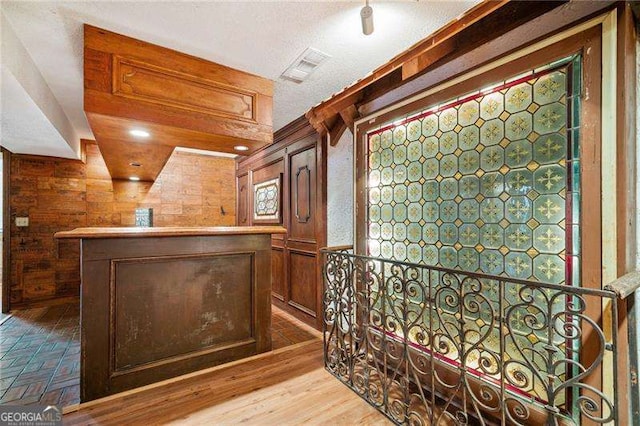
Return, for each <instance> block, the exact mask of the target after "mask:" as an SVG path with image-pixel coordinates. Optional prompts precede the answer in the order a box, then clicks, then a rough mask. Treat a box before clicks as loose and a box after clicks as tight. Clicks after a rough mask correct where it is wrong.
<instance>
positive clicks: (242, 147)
mask: <svg viewBox="0 0 640 426" xmlns="http://www.w3.org/2000/svg"><path fill="white" fill-rule="evenodd" d="M233 149H235V150H236V151H249V147H248V146H244V145H236V146H234V147H233Z"/></svg>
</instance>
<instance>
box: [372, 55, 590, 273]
mask: <svg viewBox="0 0 640 426" xmlns="http://www.w3.org/2000/svg"><path fill="white" fill-rule="evenodd" d="M554 66H555V67H556V68H553V69H548V70H545V71H542V72H540V73H538V74H529V75H528V76H527V77H524V78H521V79H520V80H516V81H513V82H510V83H505V84H503V85H496V86H495V87H493V88H492V89H491V90H490V91H482V92H477V93H476V94H474V95H469V96H463V97H461V98H460V99H461V100H460V101H458V100H453V101H451V102H449V103H445V104H441V105H440V106H439V107H438V108H437V109H429V110H425V112H423V113H419V114H417V115H414V116H413V117H412V118H410V119H407V120H404V121H402V122H401V123H399V124H396V125H389V126H386V127H383V128H381V129H380V130H377V131H372V132H370V133H369V135H368V143H367V145H366V146H367V147H368V159H369V161H368V162H367V164H368V186H369V190H368V194H369V213H368V215H367V218H368V222H369V223H368V226H367V229H368V231H369V234H368V238H369V240H370V244H369V250H370V254H372V255H380V256H382V257H387V258H390V259H394V260H399V261H410V262H415V263H423V264H427V265H436V266H441V267H447V268H453V269H461V270H465V271H472V272H484V273H488V274H497V275H504V276H508V277H513V278H519V279H530V280H540V281H545V282H552V283H571V284H573V285H579V272H576V268H577V267H576V265H577V264H578V260H579V256H580V232H579V228H578V224H579V219H580V212H579V199H580V195H579V193H580V162H579V149H578V148H579V147H578V144H579V140H578V139H579V128H578V126H579V124H580V123H579V121H578V117H579V112H580V96H579V88H580V82H579V81H574V80H575V79H576V78H577V77H579V61H576V60H573V62H572V60H569V61H565V62H564V63H563V64H562V65H559V66H558V65H554ZM576 69H578V71H577V72H576V71H575V70H576ZM571 88H573V93H572V92H571V91H570V90H572V89H571ZM568 185H570V186H571V187H568ZM567 197H568V199H567ZM571 224H575V225H574V226H572V225H571ZM569 236H570V238H568V237H569ZM568 245H570V247H569V246H568ZM569 254H570V255H571V256H569V258H571V259H573V260H575V265H574V267H572V268H565V266H564V263H565V259H566V258H567V256H568V255H569ZM573 260H572V261H573ZM566 271H569V272H566ZM566 273H570V274H571V276H565V274H566Z"/></svg>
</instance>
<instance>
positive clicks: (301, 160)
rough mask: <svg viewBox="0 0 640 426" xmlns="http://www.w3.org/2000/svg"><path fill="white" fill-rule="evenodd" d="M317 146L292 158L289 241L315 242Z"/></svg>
mask: <svg viewBox="0 0 640 426" xmlns="http://www.w3.org/2000/svg"><path fill="white" fill-rule="evenodd" d="M315 163H316V149H315V146H312V147H310V148H309V149H306V150H304V151H301V152H298V153H296V154H293V155H292V156H291V158H290V169H289V182H290V185H289V188H290V190H289V193H290V197H291V199H290V204H289V205H290V206H291V207H290V225H289V239H291V240H298V241H309V242H315V220H316V212H315V208H314V206H315V200H316V189H315V188H316V166H315Z"/></svg>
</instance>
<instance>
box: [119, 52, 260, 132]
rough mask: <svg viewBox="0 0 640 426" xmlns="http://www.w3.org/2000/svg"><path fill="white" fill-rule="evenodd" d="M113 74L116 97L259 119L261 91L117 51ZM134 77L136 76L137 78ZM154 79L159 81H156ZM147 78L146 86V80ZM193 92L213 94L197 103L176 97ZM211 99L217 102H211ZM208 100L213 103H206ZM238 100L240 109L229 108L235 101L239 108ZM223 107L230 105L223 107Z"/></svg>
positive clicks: (212, 113) (214, 114) (183, 97)
mask: <svg viewBox="0 0 640 426" xmlns="http://www.w3.org/2000/svg"><path fill="white" fill-rule="evenodd" d="M112 77H113V82H112V93H113V94H114V95H116V96H122V97H125V98H129V99H134V100H138V101H145V102H151V103H154V104H158V105H169V106H172V107H175V108H181V109H184V110H187V111H191V112H200V113H204V114H208V115H213V116H216V117H223V118H231V119H235V120H242V121H247V122H250V123H255V124H258V122H257V121H256V98H257V96H258V94H257V93H255V92H253V91H250V90H243V89H241V88H239V87H233V86H231V85H228V84H223V83H220V82H216V81H212V80H209V79H206V78H202V77H199V76H196V75H193V74H188V73H184V72H179V71H176V70H171V69H168V68H164V67H160V66H158V65H154V64H150V63H147V62H144V61H139V60H136V59H131V58H127V57H124V56H121V55H117V54H114V55H113V72H112ZM136 77H138V78H136ZM134 78H136V79H135V80H134ZM154 78H155V80H157V81H155V82H154V81H153V80H154ZM145 79H146V80H147V83H148V84H147V85H145V84H144V83H143V82H144V80H145ZM170 83H172V85H173V86H174V89H176V90H168V88H167V87H166V85H167V84H170ZM149 89H151V90H149ZM177 89H183V90H177ZM194 91H195V92H196V93H197V92H201V93H200V94H201V95H206V92H209V94H210V95H209V96H199V97H198V99H197V100H198V102H189V99H188V98H187V97H185V96H182V97H181V98H180V97H176V95H177V94H184V93H189V92H194ZM153 92H156V93H153ZM234 98H235V99H234ZM222 99H224V101H223V100H222ZM212 101H213V102H214V103H215V104H217V105H214V104H211V102H212ZM206 102H209V103H210V104H211V105H206ZM238 103H240V104H243V105H240V108H237V109H238V110H239V112H237V113H235V112H232V111H229V108H228V107H229V106H232V105H234V104H235V106H236V107H238ZM222 104H224V105H222ZM222 106H225V107H227V108H222Z"/></svg>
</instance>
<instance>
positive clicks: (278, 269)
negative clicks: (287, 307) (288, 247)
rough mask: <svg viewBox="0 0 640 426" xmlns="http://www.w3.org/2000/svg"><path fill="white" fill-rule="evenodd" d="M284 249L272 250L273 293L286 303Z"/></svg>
mask: <svg viewBox="0 0 640 426" xmlns="http://www.w3.org/2000/svg"><path fill="white" fill-rule="evenodd" d="M284 277H285V275H284V248H279V247H278V248H275V247H273V248H272V250H271V292H272V294H273V296H274V297H275V298H277V299H279V300H281V301H284V292H285V287H284Z"/></svg>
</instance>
